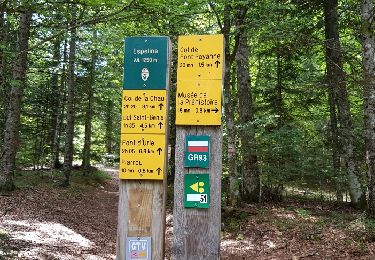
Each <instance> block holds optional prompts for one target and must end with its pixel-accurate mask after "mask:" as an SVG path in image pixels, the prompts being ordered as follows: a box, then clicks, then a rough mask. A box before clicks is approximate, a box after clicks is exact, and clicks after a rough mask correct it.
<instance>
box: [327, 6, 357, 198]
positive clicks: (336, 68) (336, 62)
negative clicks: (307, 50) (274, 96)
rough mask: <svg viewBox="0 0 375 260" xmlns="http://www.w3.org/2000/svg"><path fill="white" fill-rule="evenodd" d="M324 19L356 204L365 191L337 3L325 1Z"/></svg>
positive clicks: (345, 157)
mask: <svg viewBox="0 0 375 260" xmlns="http://www.w3.org/2000/svg"><path fill="white" fill-rule="evenodd" d="M324 18H325V19H324V20H325V39H326V46H325V49H326V66H327V80H328V84H329V86H331V87H332V88H333V89H334V95H335V101H336V106H337V110H338V123H339V126H340V127H339V142H340V146H341V149H340V150H341V151H340V156H341V160H340V161H341V168H342V169H345V171H346V174H347V177H348V184H349V194H350V199H351V202H352V203H353V204H358V202H359V200H360V198H361V197H362V195H363V192H362V187H361V184H360V182H359V178H358V176H357V172H356V171H357V169H356V162H355V159H354V146H353V133H352V128H353V126H352V119H351V114H350V104H349V98H348V92H347V89H346V82H345V72H344V70H343V62H342V53H341V48H340V38H339V30H338V21H337V0H332V1H324Z"/></svg>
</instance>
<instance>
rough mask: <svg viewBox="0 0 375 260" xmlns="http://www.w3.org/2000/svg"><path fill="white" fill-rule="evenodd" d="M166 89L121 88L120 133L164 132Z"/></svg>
mask: <svg viewBox="0 0 375 260" xmlns="http://www.w3.org/2000/svg"><path fill="white" fill-rule="evenodd" d="M166 95H167V91H166V90H146V91H143V90H123V92H122V118H121V133H122V134H125V133H127V134H128V133H133V134H134V133H144V134H164V133H165V127H166V123H167V98H166Z"/></svg>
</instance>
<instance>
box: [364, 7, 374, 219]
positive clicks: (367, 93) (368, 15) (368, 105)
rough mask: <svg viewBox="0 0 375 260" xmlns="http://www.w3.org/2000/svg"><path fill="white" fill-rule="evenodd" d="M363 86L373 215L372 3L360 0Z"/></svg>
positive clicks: (369, 199)
mask: <svg viewBox="0 0 375 260" xmlns="http://www.w3.org/2000/svg"><path fill="white" fill-rule="evenodd" d="M361 13H362V48H363V61H362V62H363V87H364V97H363V99H364V112H365V142H366V163H367V175H368V193H369V196H368V213H369V215H370V216H372V217H374V216H375V131H374V129H375V40H374V36H375V35H374V25H373V22H374V3H373V1H372V0H363V1H362V12H361Z"/></svg>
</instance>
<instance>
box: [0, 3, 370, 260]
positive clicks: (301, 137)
mask: <svg viewBox="0 0 375 260" xmlns="http://www.w3.org/2000/svg"><path fill="white" fill-rule="evenodd" d="M374 14H375V11H374V5H373V1H372V0H361V1H358V0H280V1H270V0H262V1H260V0H253V1H250V0H213V1H208V0H173V1H170V0H106V1H101V0H12V1H10V0H0V24H1V26H0V195H1V196H0V216H2V217H4V216H6V215H7V214H10V213H9V211H12V210H13V209H11V208H9V207H7V205H13V204H14V203H15V202H14V203H13V204H12V203H10V204H9V202H7V200H12V198H18V200H21V201H22V198H23V197H22V196H23V195H22V196H21V194H20V192H23V194H26V195H27V194H34V193H35V194H39V195H40V196H41V194H42V195H45V196H48V195H47V194H48V192H47V190H44V188H46V187H44V186H43V189H42V191H41V190H39V191H38V189H39V188H38V186H37V185H40V184H41V183H42V184H43V183H44V182H45V183H48V182H51V183H52V184H51V185H52V186H48V187H49V189H52V187H53V189H57V190H58V191H59V192H65V193H66V192H68V193H69V194H70V195H71V192H72V188H74V190H73V191H74V192H76V190H75V188H77V187H76V186H75V185H77V184H76V182H77V179H85V180H87V181H88V182H90V183H91V179H90V180H89V179H88V178H91V177H92V176H94V177H93V178H94V179H95V180H97V179H100V183H101V184H99V185H103V187H104V188H105V187H106V186H105V185H107V184H102V182H103V183H105V181H106V179H108V178H112V177H111V176H110V177H108V176H107V175H105V173H102V172H101V171H100V169H99V168H100V167H101V166H105V167H110V168H113V169H116V170H118V163H119V151H120V129H121V125H120V123H121V95H122V81H123V64H124V38H125V37H131V36H154V35H160V36H168V37H170V39H171V43H172V56H171V59H172V66H171V75H170V78H171V80H170V108H169V110H170V112H169V117H170V119H169V122H170V124H169V138H168V139H169V148H170V157H169V166H168V186H169V187H173V181H174V172H175V158H174V153H175V145H176V125H175V113H176V111H175V109H176V104H175V101H176V85H177V83H176V82H177V64H178V63H177V59H178V55H177V51H178V50H177V41H178V36H180V35H206V34H223V35H224V42H225V51H224V53H225V68H224V72H225V73H224V78H223V108H222V126H223V154H222V158H223V172H222V180H221V182H222V204H223V208H224V209H228V210H229V209H230V211H229V212H227V211H226V210H225V211H224V212H223V219H224V221H223V222H225V223H226V227H228V228H229V229H230V231H234V232H237V233H238V232H239V231H238V229H237V226H238V225H239V226H241V223H242V222H243V221H244V220H245V219H248V218H247V217H248V216H249V215H252V214H255V213H254V212H253V211H252V210H253V208H252V206H251V207H250V208H249V210H248V211H246V212H245V213H243V212H242V213H241V212H237V211H236V210H235V209H236V208H237V209H238V208H241V207H245V206H244V205H255V207H257V206H256V205H259V207H266V208H263V210H264V212H268V211H269V212H271V210H270V207H271V206H269V205H271V204H267V203H285V201H293V203H300V199H301V198H302V199H309V200H311V201H312V202H310V203H313V205H314V207H313V208H316V207H315V206H316V204H315V203H317V204H319V205H330V206H329V207H333V208H330V209H332V210H336V209H337V208H338V209H340V210H343V211H345V212H350V214H354V215H351V216H352V218H349V219H350V221H355V220H358V219H361V221H362V222H363V223H364V229H363V230H362V231H363V233H361V235H358V234H357V235H358V236H359V237H361V239H362V238H363V237H366V238H365V239H363V240H361V239H359V238H353V241H357V240H358V241H359V240H360V241H362V242H361V243H362V244H360V245H359V247H361V246H362V249H358V250H357V249H356V250H357V251H358V252H359V253H358V252H357V251H356V250H354V251H355V252H357V254H359V256H361V257H364V258H363V259H370V258H371V257H370V256H369V255H372V254H375V253H374V252H375V251H372V250H375V245H374V244H373V241H374V238H375V220H373V218H374V217H375V39H374V36H375V30H374V26H375V25H374ZM117 174H118V173H115V174H114V175H115V176H117ZM90 176H91V177H90ZM31 178H32V179H31ZM36 179H37V180H38V181H37V184H36V181H35V180H36ZM103 179H104V180H103ZM112 189H113V192H114V191H115V190H116V188H113V187H112ZM74 192H73V193H74ZM90 192H91V191H90ZM65 193H64V194H65ZM26 195H25V196H26ZM55 195H56V194H55ZM55 195H53V196H52V197H54V196H55ZM70 195H69V196H70ZM76 195H77V194H75V195H74V196H76ZM81 195H82V194H81V193H78V195H77V196H81ZM64 196H65V195H64ZM108 196H109V195H108ZM55 199H56V200H59V196H56V197H55ZM26 201H28V199H26ZM46 201H48V200H46ZM317 201H318V202H317ZM29 202H30V201H29ZM7 203H8V204H7ZM30 203H31V202H30ZM33 203H35V202H33ZM323 203H328V204H323ZM21 204H22V205H24V204H23V203H21ZM172 204H173V203H172ZM303 205H305V204H303V203H302V204H298V207H297V206H296V208H294V209H293V210H291V212H292V213H293V214H296V216H297V217H301V216H302V217H304V216H305V215H306V214H310V213H311V214H312V211H313V209H312V208H308V209H306V208H303ZM294 206H295V205H294ZM310 206H311V205H310ZM25 207H26V205H25ZM61 207H62V206H61ZM317 207H318V208H319V207H321V206H317ZM233 209H234V210H235V213H234V214H232V213H233V212H232V210H233ZM33 210H36V209H35V208H33ZM7 212H8V213H7ZM17 212H18V211H17ZM249 212H250V213H249ZM252 212H253V213H252ZM257 212H258V211H257ZM262 212H263V211H262ZM1 213H2V214H1ZM14 214H16V213H14ZM17 214H18V213H17ZM98 214H99V213H98ZM257 214H260V213H259V212H258V213H257ZM262 214H263V213H262ZM336 214H338V215H340V214H341V213H336ZM348 214H349V213H348ZM358 214H359V215H358ZM231 215H232V216H231ZM233 216H234V217H233ZM244 216H245V217H244ZM261 216H262V217H264V215H261ZM353 216H354V217H353ZM358 216H359V217H358ZM51 218H53V217H51ZM0 220H1V218H0ZM3 221H5V220H3ZM241 221H242V222H241ZM362 222H361V223H362ZM4 223H5V222H4ZM284 224H285V223H284ZM283 227H284V228H285V226H283ZM3 229H5V226H3V227H2V224H1V223H0V259H3V258H2V252H3V255H5V258H4V259H7V258H6V257H7V256H9V255H7V253H4V252H5V251H7V250H5V249H6V248H9V243H10V242H9V241H10V240H9V239H2V230H3ZM103 229H104V228H103ZM289 229H291V227H287V230H289ZM362 231H361V232H362ZM3 232H5V231H3ZM234 236H235V237H236V236H237V235H234ZM244 236H245V237H246V236H247V235H246V234H244ZM4 237H5V235H4ZM237 238H238V236H237ZM320 239H321V240H320V241H323V239H322V238H320ZM239 240H241V241H243V239H239ZM2 243H4V244H3V245H2ZM7 243H8V244H7ZM112 246H113V245H112ZM370 247H371V248H372V249H371V248H370ZM4 248H5V249H4ZM364 248H367V249H364ZM369 248H370V249H369ZM112 249H113V248H112ZM108 250H109V251H111V250H110V249H108ZM322 250H323V249H322ZM240 251H241V250H240ZM292 251H293V250H292ZM323 251H324V250H323ZM338 251H340V250H338ZM259 252H260V251H259ZM259 252H258V253H259ZM340 252H341V251H340ZM345 252H346V251H345ZM112 253H113V252H112ZM341 253H342V252H341ZM346 253H347V252H346ZM352 253H353V252H352ZM352 253H350V252H349V253H348V254H349V255H345V257H344V256H343V255H341V256H342V257H343V259H351V258H352V257H354V256H355V255H356V253H353V254H352ZM10 254H11V253H10ZM309 254H312V255H309ZM227 255H228V257H229V256H230V253H228V252H227ZM253 256H254V259H258V258H257V257H259V259H268V258H262V257H260V256H259V255H253ZM284 256H285V255H283V256H280V255H279V256H277V255H274V257H276V258H273V259H284V258H283V257H284ZM288 256H289V257H290V258H293V259H299V258H298V257H297V258H294V256H290V255H288ZM308 256H313V257H317V258H314V259H319V256H318V255H317V254H315V252H313V253H311V252H310V253H309V252H308V253H306V255H302V256H299V257H300V258H304V257H308ZM326 256H327V257H328V258H330V257H332V258H335V257H337V255H328V254H326ZM24 257H25V256H24ZM320 257H321V255H320ZM366 257H369V258H366ZM21 258H22V257H21ZM290 258H285V259H290ZM47 259H49V258H47ZM83 259H85V258H84V257H83ZM224 259H226V258H225V257H224ZM228 259H229V258H228ZM232 259H235V258H232ZM241 259H245V258H241ZM270 259H271V258H270ZM361 259H362V258H361Z"/></svg>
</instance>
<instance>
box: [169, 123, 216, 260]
mask: <svg viewBox="0 0 375 260" xmlns="http://www.w3.org/2000/svg"><path fill="white" fill-rule="evenodd" d="M186 135H209V136H210V140H211V148H210V150H211V153H210V167H209V169H198V168H184V145H185V137H186ZM175 160H176V175H175V183H174V210H173V245H172V259H174V260H183V259H189V260H200V259H207V260H208V259H219V256H220V227H221V173H222V130H221V126H219V127H218V126H204V127H197V126H177V130H176V152H175ZM189 173H197V174H199V173H208V174H209V175H210V194H211V201H210V208H209V209H192V208H184V174H189Z"/></svg>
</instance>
